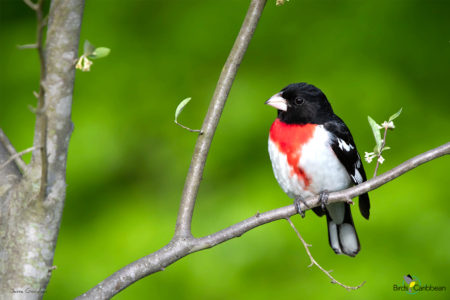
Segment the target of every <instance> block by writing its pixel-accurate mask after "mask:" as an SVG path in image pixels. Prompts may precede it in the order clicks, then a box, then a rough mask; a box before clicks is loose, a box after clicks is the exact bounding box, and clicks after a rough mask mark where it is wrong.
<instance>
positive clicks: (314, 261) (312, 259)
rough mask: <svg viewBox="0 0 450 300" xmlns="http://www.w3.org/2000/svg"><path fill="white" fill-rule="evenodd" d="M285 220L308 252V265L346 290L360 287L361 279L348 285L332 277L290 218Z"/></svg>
mask: <svg viewBox="0 0 450 300" xmlns="http://www.w3.org/2000/svg"><path fill="white" fill-rule="evenodd" d="M286 220H287V221H288V222H289V224H290V225H291V227H292V229H294V231H295V233H296V234H297V236H298V238H299V239H300V241H301V242H302V244H303V246H304V247H305V251H306V254H308V257H309V259H310V261H311V264H310V265H309V266H308V267H312V266H313V265H315V266H316V267H318V268H319V269H320V270H321V271H322V272H323V273H325V275H327V276H328V278H330V279H331V283H337V284H338V285H340V286H342V287H343V288H345V289H346V290H348V291H351V290H357V289H359V288H360V287H362V286H363V285H364V284H365V283H366V282H365V281H363V282H362V283H361V284H360V285H358V286H350V285H346V284H343V283H342V282H340V281H338V280H337V279H336V278H334V277H333V276H332V275H331V274H330V272H331V271H327V270H325V269H324V268H323V267H322V266H321V265H320V264H319V263H318V262H317V261H316V260H315V259H314V257H313V256H312V254H311V251H309V247H311V245H310V244H308V243H306V242H305V240H304V239H303V237H302V235H301V234H300V232H299V231H298V230H297V228H296V227H295V225H294V223H292V221H291V218H289V217H287V218H286Z"/></svg>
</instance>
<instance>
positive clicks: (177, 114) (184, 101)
mask: <svg viewBox="0 0 450 300" xmlns="http://www.w3.org/2000/svg"><path fill="white" fill-rule="evenodd" d="M189 101H191V97H189V98H186V99H184V100H183V101H181V102H180V104H178V106H177V109H176V110H175V122H177V119H178V116H179V115H180V114H181V112H182V111H183V109H184V107H185V106H186V104H188V103H189Z"/></svg>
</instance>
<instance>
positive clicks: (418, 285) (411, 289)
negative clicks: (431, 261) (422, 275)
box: [392, 274, 447, 295]
mask: <svg viewBox="0 0 450 300" xmlns="http://www.w3.org/2000/svg"><path fill="white" fill-rule="evenodd" d="M392 290H393V291H394V292H406V293H407V294H410V295H415V294H417V293H419V292H445V291H447V287H445V286H435V285H432V284H428V283H427V284H422V282H421V281H420V279H419V278H418V277H417V276H414V275H410V274H408V275H405V276H403V282H402V283H401V284H394V286H393V287H392Z"/></svg>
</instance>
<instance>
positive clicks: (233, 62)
mask: <svg viewBox="0 0 450 300" xmlns="http://www.w3.org/2000/svg"><path fill="white" fill-rule="evenodd" d="M265 5H266V0H252V1H251V3H250V7H249V9H248V11H247V15H246V16H245V19H244V22H243V24H242V26H241V30H240V31H239V34H238V36H237V38H236V41H235V42H234V45H233V48H232V49H231V52H230V55H229V56H228V59H227V61H226V63H225V66H224V67H223V69H222V72H221V74H220V78H219V81H218V82H217V86H216V90H215V91H214V95H213V97H212V99H211V102H210V105H209V109H208V112H207V114H206V116H205V120H204V121H203V125H202V129H201V132H202V133H203V134H201V135H199V136H198V138H197V144H196V145H195V150H194V154H193V155H192V161H191V165H190V167H189V171H188V174H187V176H186V182H185V185H184V189H183V194H182V196H181V204H180V209H179V211H178V219H177V224H176V228H175V237H183V238H192V234H191V222H192V214H193V211H194V205H195V199H196V198H197V193H198V189H199V186H200V181H201V179H202V175H203V169H204V167H205V163H206V158H207V156H208V152H209V148H210V146H211V141H212V139H213V137H214V133H215V131H216V128H217V124H218V123H219V119H220V116H221V114H222V110H223V107H224V106H225V102H226V100H227V98H228V93H229V92H230V89H231V85H232V84H233V81H234V78H235V76H236V72H237V70H238V68H239V65H240V64H241V61H242V58H243V57H244V54H245V51H246V50H247V47H248V45H249V43H250V40H251V38H252V36H253V33H254V32H255V28H256V25H257V24H258V21H259V18H260V16H261V14H262V11H263V9H264V6H265Z"/></svg>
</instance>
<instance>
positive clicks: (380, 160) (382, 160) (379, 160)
mask: <svg viewBox="0 0 450 300" xmlns="http://www.w3.org/2000/svg"><path fill="white" fill-rule="evenodd" d="M378 162H379V163H380V164H382V163H383V162H384V158H383V156H381V155H380V157H378Z"/></svg>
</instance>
